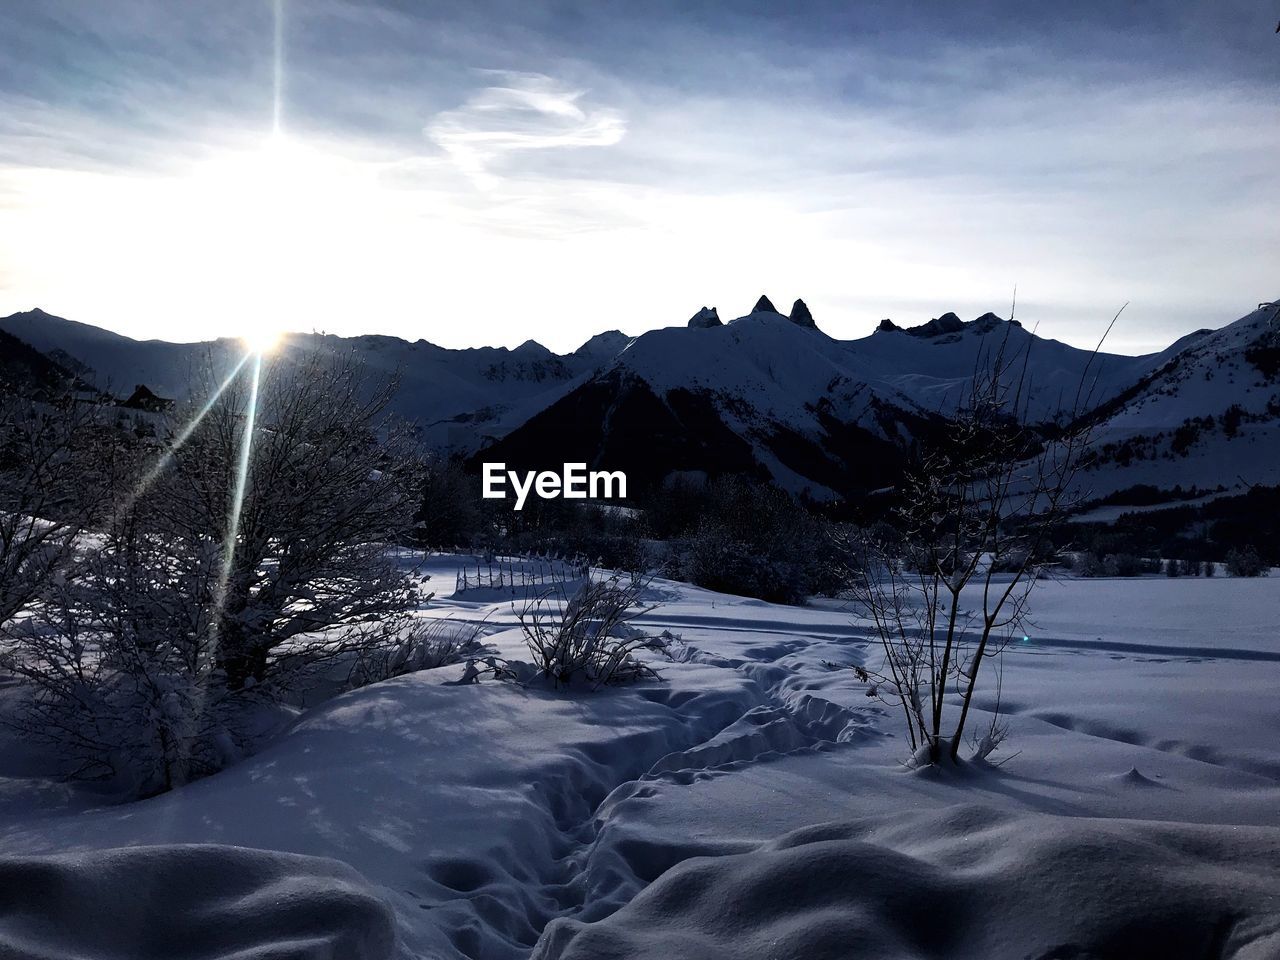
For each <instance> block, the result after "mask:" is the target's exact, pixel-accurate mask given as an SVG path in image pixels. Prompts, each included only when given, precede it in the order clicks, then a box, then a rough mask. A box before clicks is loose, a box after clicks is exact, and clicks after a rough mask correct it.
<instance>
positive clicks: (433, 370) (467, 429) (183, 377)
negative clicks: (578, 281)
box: [0, 310, 628, 451]
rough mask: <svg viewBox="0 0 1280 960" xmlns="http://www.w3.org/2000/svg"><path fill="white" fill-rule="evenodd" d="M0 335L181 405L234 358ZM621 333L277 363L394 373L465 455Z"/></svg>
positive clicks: (391, 348)
mask: <svg viewBox="0 0 1280 960" xmlns="http://www.w3.org/2000/svg"><path fill="white" fill-rule="evenodd" d="M0 330H2V331H4V332H7V333H9V334H11V335H13V336H15V337H18V338H19V339H21V340H23V341H25V342H26V343H28V344H30V345H31V346H33V347H35V348H36V349H37V350H39V351H41V352H42V353H44V354H45V355H46V356H48V357H50V358H51V359H54V360H58V361H59V362H60V363H61V365H62V366H63V367H67V368H68V369H72V370H73V371H74V372H76V373H79V374H80V375H81V376H82V377H83V378H84V379H85V380H86V381H88V382H89V383H92V384H93V385H94V386H97V387H99V388H100V389H105V390H109V391H111V392H112V393H115V394H120V395H127V394H128V393H129V392H131V391H132V390H133V388H134V386H135V385H136V384H145V385H146V386H147V387H148V388H150V389H151V390H152V391H153V392H154V393H156V394H158V395H160V396H162V397H172V398H182V397H184V396H185V395H186V394H187V392H188V390H189V389H190V384H191V382H192V374H193V372H195V371H197V370H199V369H200V367H201V365H203V364H205V363H208V362H210V361H211V362H212V363H213V364H214V366H215V368H217V369H221V368H223V367H225V366H226V365H227V364H228V363H229V362H234V358H238V357H239V355H240V353H241V351H242V350H243V347H242V345H241V343H240V341H239V340H235V339H220V340H213V341H207V342H201V343H169V342H166V341H163V340H146V341H139V340H133V339H130V338H129V337H125V336H121V335H120V334H117V333H112V332H110V331H107V330H101V329H99V328H97V327H93V326H89V325H88V324H83V323H77V322H75V321H73V320H65V319H63V318H61V317H55V316H53V315H52V314H49V313H46V312H44V311H43V310H30V311H26V312H24V313H16V314H13V315H12V316H9V317H6V318H4V319H2V320H0ZM627 342H628V338H627V337H626V336H625V335H624V334H622V333H619V332H618V331H616V330H615V331H610V332H608V333H602V334H599V335H597V336H596V337H593V338H592V339H591V340H589V341H588V342H587V343H585V344H583V346H582V347H581V348H579V349H578V350H577V351H575V352H574V353H571V354H567V355H564V356H560V355H557V354H554V353H552V352H551V351H550V350H548V349H547V348H546V347H544V346H542V345H541V344H539V343H536V342H534V341H532V340H529V341H527V342H525V343H523V344H521V345H520V346H518V347H516V348H515V349H514V350H509V349H507V348H505V347H479V348H474V349H468V350H449V349H446V348H444V347H438V346H436V345H435V344H432V343H428V342H427V341H426V340H418V341H415V342H412V343H410V342H408V341H406V340H402V339H400V338H398V337H386V336H377V335H368V336H359V337H351V338H344V337H336V336H328V335H324V334H295V335H291V336H290V337H289V338H288V340H287V342H286V344H285V345H284V346H283V347H282V348H281V351H280V356H279V359H281V360H283V361H285V362H288V361H289V360H290V359H291V358H296V357H299V356H301V355H304V354H306V353H307V352H310V351H317V350H319V351H328V352H339V351H343V350H354V351H355V352H356V353H357V354H358V355H359V356H360V358H361V359H362V360H363V361H364V363H365V364H366V365H367V367H368V368H369V369H370V370H371V371H373V372H377V373H386V374H395V375H397V376H398V377H399V379H400V389H399V391H398V393H397V395H396V399H395V409H396V411H397V412H398V413H400V414H402V415H404V416H406V417H408V418H410V419H413V420H415V421H417V422H418V423H419V425H420V426H421V428H422V432H423V437H424V439H425V440H426V442H427V443H429V444H430V445H432V446H433V447H440V448H456V449H463V450H468V451H469V450H472V449H474V448H475V447H477V446H479V445H481V444H483V443H484V442H486V441H487V440H488V439H490V438H491V437H496V436H500V435H502V434H503V433H505V432H506V431H507V430H509V429H511V428H512V427H514V426H516V425H518V424H519V423H521V422H523V421H524V420H526V419H527V418H528V417H529V416H531V415H532V414H533V413H534V412H536V411H537V410H540V409H542V408H543V407H544V406H546V405H547V404H548V403H550V402H551V401H552V400H554V399H555V398H556V397H558V396H559V395H560V394H561V393H563V391H564V390H565V389H567V388H568V387H569V386H571V385H572V384H574V383H575V382H577V381H578V380H580V379H581V378H583V377H584V376H586V375H589V374H590V373H591V372H592V371H594V370H595V369H596V367H598V366H599V365H600V364H602V363H604V362H606V361H607V360H608V359H610V358H611V357H612V356H613V355H614V354H616V353H617V352H618V351H619V350H621V349H622V348H623V347H625V346H626V344H627Z"/></svg>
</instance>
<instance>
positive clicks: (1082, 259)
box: [0, 0, 1280, 353]
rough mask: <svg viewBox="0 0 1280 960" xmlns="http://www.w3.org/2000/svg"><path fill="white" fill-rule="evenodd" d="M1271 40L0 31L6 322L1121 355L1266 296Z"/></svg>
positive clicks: (956, 19) (679, 28)
mask: <svg viewBox="0 0 1280 960" xmlns="http://www.w3.org/2000/svg"><path fill="white" fill-rule="evenodd" d="M1278 16H1280V8H1277V7H1275V6H1274V5H1273V4H1267V3H1258V2H1256V0H1250V2H1246V0H1218V2H1214V3H1207V2H1185V3H1178V2H1168V3H1141V2H1140V3H1126V4H1116V3H1113V2H1110V0H1081V2H1076V3H1072V4H1060V3H1058V4H1041V3H1031V2H1025V0H1023V2H991V0H977V2H973V3H965V4H942V3H936V2H910V0H906V2H894V3H876V2H865V3H857V4H853V3H847V2H834V0H817V2H795V3H788V4H780V3H774V2H768V3H766V2H758V0H738V2H732V3H729V2H705V3H691V2H674V0H673V2H665V3H664V2H644V0H632V2H620V0H617V2H615V0H594V2H591V3H575V2H569V0H556V2H544V0H519V2H501V0H438V2H410V0H368V2H353V0H184V2H183V3H181V4H174V3H171V2H165V0H111V2H110V3H103V2H100V0H41V2H39V3H36V2H29V3H28V2H19V3H8V4H5V5H4V6H3V7H2V8H0V315H4V314H8V313H11V312H14V311H17V310H25V309H29V308H32V307H36V306H39V307H42V308H44V309H45V310H48V311H49V312H51V313H55V314H57V315H60V316H64V317H67V318H69V319H73V320H79V321H82V322H85V323H91V324H95V325H97V326H102V327H107V328H109V329H112V330H116V331H118V332H120V333H123V334H126V335H128V336H132V337H136V338H153V337H154V338H163V339H167V340H199V339H208V338H212V337H216V336H222V335H246V334H253V333H255V332H258V333H260V332H261V331H262V330H274V329H286V330H303V331H307V330H323V331H326V332H329V333H337V334H343V335H352V334H360V333H383V334H391V335H395V336H401V337H405V338H407V339H410V340H416V339H419V338H423V339H427V340H430V341H432V342H434V343H438V344H441V345H444V346H450V347H460V346H478V345H505V346H515V345H517V344H519V343H521V342H523V341H524V340H526V339H530V338H533V339H537V340H538V341H540V342H542V343H544V344H546V345H547V346H549V347H551V348H552V349H556V350H560V351H567V350H572V349H573V348H575V347H576V346H578V345H579V344H581V343H582V342H584V341H585V340H586V339H588V338H589V337H590V336H592V335H593V334H596V333H599V332H601V331H603V330H607V329H621V330H623V331H625V332H627V333H630V334H638V333H640V332H643V331H644V330H646V329H652V328H656V327H663V326H671V325H675V324H680V323H683V322H685V321H686V320H687V319H688V318H689V317H690V316H691V315H692V314H693V313H694V312H696V311H697V310H698V309H699V308H700V307H702V306H703V305H710V306H716V307H717V308H718V310H719V312H720V315H721V317H722V318H725V319H728V318H730V317H734V316H738V315H741V314H744V313H746V312H748V311H749V310H750V308H751V305H752V304H753V303H754V302H755V300H756V298H757V297H758V296H759V295H760V294H761V293H766V294H768V295H769V296H770V297H771V299H772V300H773V301H774V302H775V303H777V304H778V305H779V307H781V308H782V309H784V310H785V309H787V308H788V307H789V306H790V304H791V302H792V301H793V300H794V299H795V298H797V297H802V298H804V300H805V301H806V303H807V304H808V305H809V307H810V309H811V310H812V312H813V314H814V317H815V318H816V320H817V322H818V325H819V327H821V328H822V329H823V330H825V331H826V332H827V333H829V334H831V335H832V336H836V337H840V338H845V339H848V338H853V337H858V336H863V335H866V334H868V333H870V332H871V331H872V330H873V329H874V327H875V325H876V324H877V323H878V322H879V320H880V319H881V318H882V317H889V318H892V319H893V320H894V321H895V322H897V323H899V324H900V325H910V324H915V323H922V322H924V321H926V320H928V319H930V318H931V317H935V316H938V315H940V314H941V313H943V312H945V311H948V310H953V311H955V312H957V313H959V314H960V315H961V316H962V317H964V318H966V319H969V318H972V317H974V316H977V315H979V314H981V313H984V312H986V311H988V310H995V311H996V312H998V313H1001V314H1002V315H1006V316H1007V315H1008V312H1009V308H1010V304H1011V301H1012V297H1013V291H1014V289H1015V287H1016V289H1017V316H1018V318H1019V319H1020V320H1021V321H1022V322H1023V323H1024V324H1027V325H1034V326H1035V327H1036V329H1037V330H1038V332H1040V333H1041V334H1043V335H1045V336H1049V337H1053V338H1055V339H1059V340H1064V341H1067V342H1070V343H1075V344H1077V345H1092V344H1093V343H1094V341H1095V340H1096V339H1097V337H1098V336H1099V335H1100V334H1101V332H1102V331H1103V329H1104V328H1105V327H1106V324H1107V322H1108V321H1109V320H1110V318H1111V317H1112V315H1113V314H1114V313H1115V312H1116V310H1117V309H1119V308H1120V306H1121V305H1122V304H1125V303H1128V304H1129V306H1128V307H1127V308H1126V309H1125V312H1124V314H1123V316H1122V320H1121V322H1120V323H1119V324H1118V325H1117V328H1116V330H1115V331H1114V332H1113V334H1112V336H1111V339H1110V340H1109V341H1108V349H1110V350H1112V351H1115V352H1124V353H1142V352H1147V351H1152V350H1157V349H1160V348H1163V347H1164V346H1166V345H1167V344H1168V343H1169V342H1171V341H1172V340H1173V339H1175V338H1176V337H1178V336H1181V335H1183V334H1185V333H1188V332H1190V331H1192V330H1195V329H1199V328H1202V327H1214V326H1221V325H1222V324H1224V323H1227V322H1229V321H1231V320H1233V319H1235V318H1236V317H1238V316H1241V315H1242V314H1244V313H1246V312H1248V311H1249V310H1250V309H1252V307H1253V306H1254V305H1255V304H1256V303H1257V302H1258V301H1260V300H1271V299H1274V298H1276V297H1280V217H1277V216H1276V211H1277V210H1280V176H1277V175H1276V172H1275V171H1276V169H1277V168H1280V163H1278V162H1277V157H1280V95H1278V91H1280V82H1278V81H1280V76H1278V74H1280V36H1277V35H1276V34H1275V33H1274V29H1275V21H1276V18H1277V17H1278Z"/></svg>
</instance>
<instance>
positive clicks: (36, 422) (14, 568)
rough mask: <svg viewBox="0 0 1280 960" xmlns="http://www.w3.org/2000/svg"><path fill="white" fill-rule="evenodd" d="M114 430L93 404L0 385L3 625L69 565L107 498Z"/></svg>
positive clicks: (0, 601)
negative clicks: (36, 396) (41, 397)
mask: <svg viewBox="0 0 1280 960" xmlns="http://www.w3.org/2000/svg"><path fill="white" fill-rule="evenodd" d="M107 433H108V431H105V430H103V429H101V428H100V425H98V424H96V423H95V418H94V410H93V407H92V406H91V405H89V404H80V405H78V404H76V403H75V402H74V401H73V399H72V398H71V397H70V396H64V397H60V398H57V399H55V400H53V401H49V402H43V401H35V400H31V399H28V398H25V397H22V396H19V395H17V394H16V393H13V392H10V391H9V389H8V388H7V387H5V386H4V385H3V384H0V625H3V624H5V623H8V622H10V621H11V620H13V619H14V618H15V617H17V616H18V615H20V614H21V613H23V612H24V611H25V610H28V609H29V608H30V606H31V605H32V604H33V603H34V602H35V601H36V600H37V599H38V598H39V596H40V594H41V593H42V591H44V590H45V589H46V588H47V587H48V586H49V585H50V583H51V582H52V581H53V579H54V577H55V576H56V575H57V574H58V573H59V572H60V571H64V570H65V569H66V567H67V565H68V563H69V562H70V560H71V558H72V556H73V554H74V550H75V546H76V541H77V538H78V537H79V535H80V534H81V533H82V532H83V531H84V530H85V529H86V527H87V526H88V525H89V523H90V522H91V520H92V519H93V517H94V515H95V513H96V512H97V510H98V508H99V507H101V505H102V504H103V502H104V500H105V499H106V495H107V492H108V489H109V484H108V481H107V478H108V471H107V470H106V469H105V468H106V467H107V466H108V463H109V460H110V458H111V455H112V454H111V450H110V445H109V438H108V437H107Z"/></svg>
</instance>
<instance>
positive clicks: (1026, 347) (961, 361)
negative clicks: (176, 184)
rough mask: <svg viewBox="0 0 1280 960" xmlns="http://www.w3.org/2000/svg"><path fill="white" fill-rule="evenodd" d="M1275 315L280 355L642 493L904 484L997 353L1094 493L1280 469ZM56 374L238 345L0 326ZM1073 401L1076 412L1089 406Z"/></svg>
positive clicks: (66, 323) (180, 358) (118, 369)
mask: <svg viewBox="0 0 1280 960" xmlns="http://www.w3.org/2000/svg"><path fill="white" fill-rule="evenodd" d="M1276 326H1277V320H1276V309H1275V308H1274V307H1268V308H1266V309H1259V310H1257V311H1254V312H1253V313H1251V314H1249V315H1248V316H1246V317H1244V318H1243V319H1242V320H1240V321H1238V322H1236V323H1234V324H1232V325H1230V326H1228V327H1224V328H1223V329H1221V330H1217V331H1199V332H1198V333H1195V334H1191V335H1190V336H1187V337H1184V338H1182V339H1181V340H1179V341H1178V342H1177V343H1175V344H1173V345H1171V346H1170V347H1169V348H1168V349H1166V350H1165V351H1163V352H1161V353H1158V354H1151V355H1147V356H1141V357H1126V356H1117V355H1112V354H1105V353H1098V354H1096V355H1094V354H1092V353H1091V352H1090V351H1088V350H1081V349H1078V348H1075V347H1071V346H1069V345H1067V344H1063V343H1059V342H1057V341H1054V340H1048V339H1045V338H1042V337H1039V336H1037V335H1036V334H1035V333H1034V331H1029V330H1027V329H1025V328H1023V327H1022V325H1021V324H1019V323H1017V322H1015V321H1006V320H1003V319H1001V318H1000V317H998V316H996V315H995V314H991V313H988V314H985V315H983V316H981V317H979V318H977V319H976V320H972V321H968V322H965V321H963V320H961V319H960V318H959V317H957V316H956V315H955V314H953V313H948V314H943V315H942V316H941V317H938V318H936V319H933V320H930V321H929V322H927V323H925V324H922V325H920V326H917V327H910V328H906V329H903V328H901V327H898V326H897V325H895V324H893V323H891V322H890V321H884V322H882V323H881V325H880V329H879V330H877V331H876V332H875V333H873V334H871V335H870V336H867V337H863V338H861V339H857V340H851V341H841V340H836V339H833V338H831V337H829V336H827V334H825V333H824V332H823V331H822V330H821V329H820V328H819V327H818V326H817V324H816V323H815V322H814V318H813V315H812V313H811V312H810V311H809V309H808V307H807V306H806V305H805V303H804V302H803V301H796V303H795V305H794V306H793V307H792V308H791V310H790V311H789V315H784V314H783V313H781V312H780V311H778V310H777V308H775V307H774V305H773V304H772V303H771V302H770V301H769V299H768V298H767V297H761V298H760V300H759V301H758V302H757V303H756V305H755V308H754V309H753V310H752V311H751V312H750V313H748V314H746V315H745V316H741V317H738V318H737V319H735V320H730V321H728V322H727V323H726V322H724V321H722V320H721V319H720V315H719V313H718V311H717V310H716V309H715V308H714V307H703V308H702V309H701V310H699V311H698V312H697V313H696V314H694V315H693V317H692V318H691V319H690V320H689V321H688V323H687V324H686V325H682V326H678V327H666V328H662V329H657V330H651V331H649V332H647V333H644V334H642V335H640V336H638V337H634V338H632V337H629V336H627V335H626V334H623V333H621V332H619V331H616V330H614V331H609V332H606V333H601V334H598V335H597V336H595V337H592V338H591V339H590V340H588V341H587V342H586V343H585V344H583V345H582V346H581V347H579V348H578V349H577V350H575V351H574V352H572V353H569V354H555V353H552V352H551V351H550V350H548V349H547V348H545V347H543V346H542V345H540V344H538V343H536V342H534V341H532V340H530V341H527V342H525V343H524V344H522V345H520V346H519V347H516V348H515V349H506V348H495V347H480V348H473V349H466V350H451V349H446V348H443V347H439V346H436V345H434V344H432V343H429V342H427V341H425V340H418V341H416V342H412V343H411V342H408V341H405V340H402V339H399V338H396V337H387V336H376V335H366V336H359V337H353V338H342V337H336V336H328V335H322V334H307V335H293V336H291V337H290V338H289V340H288V343H287V345H286V347H285V348H283V350H282V352H281V353H280V355H279V356H278V357H277V360H276V362H288V361H289V360H290V359H291V358H294V359H296V358H297V357H300V356H302V355H303V354H305V353H307V352H309V351H317V350H318V351H328V352H338V351H344V350H352V351H355V352H356V354H357V355H358V356H359V357H360V358H361V359H362V360H363V361H364V363H365V364H366V365H367V366H368V367H369V368H370V369H371V370H373V371H375V372H383V373H388V374H396V375H398V376H399V378H400V384H401V386H400V391H399V394H398V396H397V399H396V410H397V412H399V413H401V414H403V415H405V416H407V417H409V418H411V419H413V420H415V421H416V422H417V423H418V424H419V426H420V428H421V430H422V434H423V437H424V440H425V441H426V442H427V443H428V444H429V445H431V446H432V447H435V448H438V449H443V450H449V451H452V452H454V453H461V454H464V455H468V456H470V457H471V458H472V460H473V462H478V461H480V460H505V461H506V462H507V463H508V464H509V466H511V467H512V468H516V469H532V468H551V467H558V466H559V465H560V464H561V463H564V462H569V461H584V462H586V463H588V464H589V465H590V466H592V467H593V468H608V469H613V470H624V471H627V473H628V476H629V477H631V478H632V485H633V489H642V488H643V487H645V486H648V485H652V484H654V483H657V482H659V481H660V480H661V479H662V478H663V477H665V476H667V475H668V474H671V473H673V472H678V471H698V472H705V473H731V472H745V473H748V474H753V475H755V476H758V477H761V478H771V479H773V480H774V481H775V482H777V483H779V484H780V485H782V486H783V487H785V488H787V489H789V490H792V491H794V492H801V491H808V492H809V493H811V494H812V495H814V496H816V497H818V498H826V497H830V496H833V495H835V494H836V493H837V492H839V493H840V494H841V495H847V494H848V493H849V492H850V491H857V490H869V489H875V488H877V487H881V486H886V485H889V484H891V483H893V482H894V480H895V478H896V476H897V471H898V470H899V468H900V466H901V463H902V460H903V457H904V455H905V453H906V451H907V450H908V449H909V448H910V445H911V443H912V442H913V441H914V440H916V439H918V438H921V437H923V436H925V435H927V434H928V433H929V431H931V430H936V429H941V428H942V427H943V426H944V425H945V419H946V417H947V415H948V414H949V413H950V412H951V411H952V410H953V409H954V407H955V404H956V402H957V401H958V400H959V398H960V396H961V393H962V391H963V389H964V385H965V384H966V383H967V382H968V381H969V380H970V378H971V377H972V374H973V371H974V368H975V366H976V365H978V364H980V363H983V362H989V361H990V359H991V357H993V356H994V355H995V354H996V353H998V352H1003V355H1004V357H1005V358H1006V360H1008V361H1010V362H1011V367H1012V369H1013V371H1014V372H1015V373H1016V374H1017V375H1022V374H1023V373H1024V372H1025V382H1026V384H1027V385H1028V386H1027V389H1026V391H1025V395H1026V397H1027V405H1028V411H1029V413H1030V415H1031V417H1032V418H1033V419H1036V420H1040V421H1044V422H1047V421H1050V420H1054V419H1058V418H1061V416H1062V415H1063V413H1064V411H1065V412H1072V410H1073V407H1075V406H1076V398H1077V394H1078V393H1079V391H1080V390H1081V385H1082V384H1083V391H1084V398H1085V401H1086V402H1085V403H1084V404H1082V405H1081V408H1082V409H1089V410H1091V411H1092V413H1091V414H1090V416H1091V417H1092V418H1093V420H1094V421H1095V422H1096V423H1097V425H1098V426H1097V444H1096V451H1097V459H1096V462H1095V463H1094V464H1093V465H1092V466H1091V468H1090V470H1089V471H1088V473H1087V475H1086V476H1085V478H1084V482H1085V484H1086V485H1087V486H1088V488H1089V489H1090V490H1091V491H1092V492H1094V493H1095V494H1096V495H1099V496H1100V495H1103V494H1107V493H1111V492H1114V491H1117V490H1123V489H1125V488H1127V487H1130V486H1133V485H1135V484H1152V485H1156V486H1160V487H1164V488H1169V487H1172V486H1173V485H1174V484H1181V485H1182V486H1183V487H1184V488H1187V487H1191V486H1195V487H1202V488H1206V489H1217V488H1218V487H1219V486H1222V487H1231V486H1233V485H1236V486H1238V485H1239V484H1240V482H1241V481H1240V479H1239V477H1244V478H1246V480H1247V482H1249V483H1274V482H1278V481H1280V457H1277V456H1276V455H1275V454H1274V451H1275V450H1276V449H1280V447H1277V446H1276V441H1277V440H1280V436H1277V434H1280V426H1277V421H1278V417H1277V413H1280V396H1278V394H1277V366H1278V363H1277V359H1276V357H1277V352H1278V350H1280V347H1278V346H1277V337H1278V336H1280V334H1277V332H1276ZM0 331H3V332H5V333H8V334H10V335H12V336H14V337H17V338H19V339H20V340H22V341H25V342H26V343H27V344H30V345H31V346H32V347H34V348H35V349H36V350H38V351H40V352H41V353H42V354H43V355H45V356H46V357H48V358H49V359H51V360H53V361H54V362H55V363H56V364H57V366H58V367H59V368H61V369H64V370H68V371H71V372H73V373H74V374H76V375H78V376H80V377H81V378H82V379H83V380H84V381H86V382H88V383H90V384H92V385H94V386H97V387H99V388H104V389H109V390H111V391H112V392H114V393H116V394H118V395H121V396H123V395H125V394H127V393H129V392H130V391H132V390H133V387H134V385H135V384H145V385H146V386H147V387H149V388H150V389H151V390H152V391H154V392H155V393H156V394H158V395H160V396H163V397H178V398H180V397H182V396H183V395H184V394H185V393H186V391H187V390H188V384H189V382H190V379H191V376H190V375H191V372H192V371H193V370H194V369H196V368H197V367H198V365H199V364H201V363H202V362H205V361H206V358H208V357H212V358H213V360H214V362H215V363H220V364H225V363H228V362H230V361H232V360H233V359H234V358H236V357H238V356H239V354H240V351H241V349H242V347H241V345H240V343H239V341H236V340H230V339H223V340H217V341H210V342H207V343H196V344H183V343H168V342H165V341H159V340H151V341H136V340H131V339H129V338H128V337H123V336H120V335H118V334H115V333H110V332H108V331H105V330H101V329H98V328H96V327H92V326H89V325H86V324H82V323H76V322H74V321H70V320H64V319H62V318H59V317H55V316H52V315H50V314H48V313H45V312H43V311H40V310H33V311H29V312H26V313H19V314H14V315H13V316H10V317H7V318H4V319H2V320H0ZM1077 412H1078V411H1077Z"/></svg>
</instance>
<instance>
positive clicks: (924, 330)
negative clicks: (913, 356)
mask: <svg viewBox="0 0 1280 960" xmlns="http://www.w3.org/2000/svg"><path fill="white" fill-rule="evenodd" d="M963 329H964V321H963V320H961V319H960V318H959V317H957V316H956V315H955V314H954V313H950V312H947V313H944V314H943V315H942V316H940V317H934V318H933V319H932V320H930V321H929V322H928V323H922V324H920V326H918V327H908V328H907V333H909V334H911V336H913V337H937V336H941V335H942V334H944V333H959V332H960V331H961V330H963Z"/></svg>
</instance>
